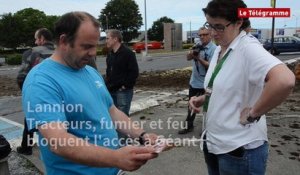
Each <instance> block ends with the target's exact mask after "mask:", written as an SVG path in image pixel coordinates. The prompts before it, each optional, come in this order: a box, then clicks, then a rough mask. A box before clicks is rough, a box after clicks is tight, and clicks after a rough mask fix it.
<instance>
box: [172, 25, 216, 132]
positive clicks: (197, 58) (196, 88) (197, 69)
mask: <svg viewBox="0 0 300 175" xmlns="http://www.w3.org/2000/svg"><path fill="white" fill-rule="evenodd" d="M198 36H199V37H200V41H201V42H200V43H197V44H196V45H195V46H193V49H192V50H191V51H189V53H188V54H187V56H186V58H187V60H188V61H192V64H193V69H192V75H191V78H190V87H189V99H190V98H191V97H192V96H195V95H196V96H199V95H203V94H204V92H205V90H204V85H203V84H204V78H205V75H206V71H207V69H208V66H209V63H210V60H211V58H212V56H213V54H214V51H215V49H216V45H215V44H214V43H213V42H212V38H211V35H210V31H209V30H207V29H206V28H204V27H201V28H200V29H199V31H198ZM195 117H196V113H192V112H191V110H190V108H189V107H188V113H187V117H186V120H185V121H186V124H187V126H186V127H185V128H184V129H182V130H179V131H178V134H187V133H189V132H192V131H193V129H194V120H195Z"/></svg>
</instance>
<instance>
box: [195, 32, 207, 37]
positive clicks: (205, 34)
mask: <svg viewBox="0 0 300 175" xmlns="http://www.w3.org/2000/svg"><path fill="white" fill-rule="evenodd" d="M208 35H209V34H208V33H203V34H198V36H199V37H201V36H208Z"/></svg>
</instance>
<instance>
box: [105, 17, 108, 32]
mask: <svg viewBox="0 0 300 175" xmlns="http://www.w3.org/2000/svg"><path fill="white" fill-rule="evenodd" d="M104 16H105V20H106V30H108V16H107V14H104Z"/></svg>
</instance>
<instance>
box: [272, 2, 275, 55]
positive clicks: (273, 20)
mask: <svg viewBox="0 0 300 175" xmlns="http://www.w3.org/2000/svg"><path fill="white" fill-rule="evenodd" d="M272 2H273V4H272V5H273V8H275V7H276V0H272ZM274 28H275V17H273V18H272V34H271V35H272V36H271V53H272V54H274V53H275V50H274Z"/></svg>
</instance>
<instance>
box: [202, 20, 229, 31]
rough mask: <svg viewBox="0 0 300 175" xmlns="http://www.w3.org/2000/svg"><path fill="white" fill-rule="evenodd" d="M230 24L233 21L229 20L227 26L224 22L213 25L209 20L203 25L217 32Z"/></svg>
mask: <svg viewBox="0 0 300 175" xmlns="http://www.w3.org/2000/svg"><path fill="white" fill-rule="evenodd" d="M230 24H232V22H229V23H228V24H226V25H225V26H224V25H222V24H216V25H211V24H209V23H208V22H206V23H205V24H204V25H203V26H204V27H205V28H206V29H208V30H211V29H214V30H215V31H216V32H224V30H225V28H226V27H228V26H229V25H230Z"/></svg>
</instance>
